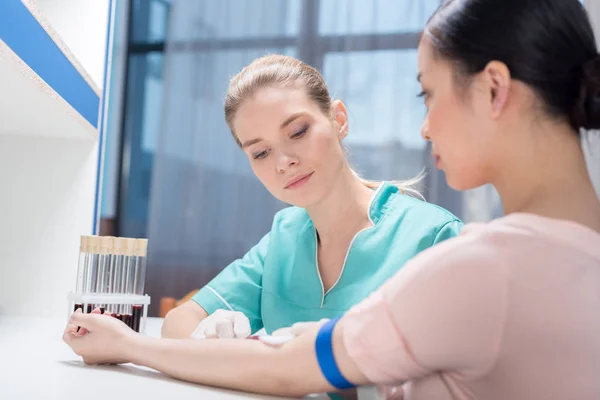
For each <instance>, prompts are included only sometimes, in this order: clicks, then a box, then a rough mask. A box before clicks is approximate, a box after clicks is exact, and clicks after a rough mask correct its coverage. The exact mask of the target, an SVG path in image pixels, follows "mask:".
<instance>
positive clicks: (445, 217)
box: [162, 55, 462, 338]
mask: <svg viewBox="0 0 600 400" xmlns="http://www.w3.org/2000/svg"><path fill="white" fill-rule="evenodd" d="M225 118H226V120H227V123H228V125H229V128H230V129H231V132H232V134H233V137H234V139H235V141H236V142H237V144H238V145H239V147H240V148H241V149H242V150H243V151H244V152H245V153H246V155H247V156H248V159H249V161H250V165H251V166H252V169H253V171H254V173H255V174H256V176H257V177H258V179H259V180H260V181H261V183H262V184H263V185H264V186H265V187H266V188H267V189H268V190H269V191H270V192H271V194H273V196H275V197H276V198H278V199H279V200H281V201H283V202H285V203H287V204H291V205H293V206H294V207H290V208H286V209H284V210H282V211H281V212H279V213H278V214H277V215H276V216H275V218H274V220H273V224H272V228H271V231H270V232H269V233H268V234H266V235H265V236H264V237H263V238H262V240H261V241H260V242H259V243H258V244H257V245H256V246H254V247H253V248H252V249H251V250H250V251H249V252H248V253H247V254H246V255H245V256H244V257H243V258H242V259H240V260H237V261H234V262H233V263H232V264H231V265H229V266H227V267H226V268H225V269H224V270H223V271H222V272H221V273H220V274H219V275H218V276H217V277H216V278H214V279H213V280H212V281H211V282H210V283H209V284H208V285H206V286H205V287H204V288H202V289H201V290H200V291H199V292H198V293H197V294H196V295H195V296H194V298H193V299H192V300H190V301H189V302H187V303H185V304H183V305H182V306H180V307H178V308H176V309H174V310H172V311H171V312H169V314H168V315H167V317H166V319H165V323H164V325H163V330H162V335H163V336H164V337H167V338H189V337H190V336H191V335H192V334H193V337H197V338H216V337H227V338H231V337H237V338H244V337H247V336H248V335H250V334H251V333H254V332H256V331H259V330H260V329H262V328H264V329H265V330H266V331H267V332H268V333H271V332H273V331H274V330H276V329H278V328H281V327H286V326H290V325H292V324H293V323H295V322H298V321H316V320H320V319H323V318H333V317H336V316H339V315H341V314H343V313H344V312H345V311H347V310H348V309H350V308H351V307H352V306H353V305H355V304H357V303H358V302H360V301H361V300H363V299H364V298H365V297H367V295H369V294H370V293H371V292H373V291H374V290H376V289H377V288H378V287H379V286H380V285H381V284H382V283H383V282H385V281H386V280H387V279H389V278H390V277H391V276H393V275H394V274H395V273H396V272H397V271H398V270H399V269H400V268H402V266H403V265H404V263H405V262H407V261H408V260H410V259H411V258H413V257H414V256H415V255H416V254H418V253H419V252H421V251H422V250H424V249H427V248H429V247H431V246H433V245H435V244H436V243H439V242H441V241H444V240H446V239H448V238H451V237H454V236H457V235H458V233H459V231H460V230H461V228H462V223H461V221H459V220H458V219H457V218H456V217H455V216H454V215H452V214H451V213H450V212H448V211H446V210H444V209H442V208H440V207H437V206H435V205H432V204H428V203H426V202H424V201H421V200H419V199H417V198H415V195H416V196H418V193H417V192H415V190H414V189H412V188H411V183H410V182H406V183H391V182H371V181H365V180H363V179H361V178H359V177H358V176H357V174H356V173H355V172H354V171H353V170H352V169H351V167H350V165H349V164H348V161H347V159H346V155H345V152H344V148H343V146H342V143H341V142H342V140H343V139H344V138H345V137H346V136H347V135H348V130H349V124H348V114H347V112H346V108H345V106H344V104H343V103H342V102H341V101H339V100H336V101H332V99H331V98H330V95H329V92H328V89H327V86H326V84H325V82H324V80H323V77H322V76H321V74H320V73H319V72H318V71H317V70H316V69H314V68H312V67H310V66H309V65H307V64H305V63H303V62H302V61H300V60H297V59H295V58H292V57H287V56H282V55H268V56H265V57H263V58H259V59H257V60H255V61H254V62H252V63H251V64H250V65H248V66H247V67H245V68H244V69H243V70H242V71H241V72H240V73H239V74H238V75H237V76H235V77H234V78H233V79H232V80H231V83H230V87H229V90H228V93H227V97H226V100H225ZM412 183H413V184H414V183H415V182H414V181H413V182H412ZM410 195H412V196H410Z"/></svg>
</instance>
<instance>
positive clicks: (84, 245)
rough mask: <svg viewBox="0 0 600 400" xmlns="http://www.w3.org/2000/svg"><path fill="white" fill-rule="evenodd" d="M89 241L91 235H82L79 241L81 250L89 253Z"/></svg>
mask: <svg viewBox="0 0 600 400" xmlns="http://www.w3.org/2000/svg"><path fill="white" fill-rule="evenodd" d="M88 242H89V236H83V235H82V236H81V240H80V241H79V252H81V253H87V252H88Z"/></svg>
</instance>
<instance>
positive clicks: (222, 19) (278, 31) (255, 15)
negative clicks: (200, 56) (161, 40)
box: [169, 0, 301, 42]
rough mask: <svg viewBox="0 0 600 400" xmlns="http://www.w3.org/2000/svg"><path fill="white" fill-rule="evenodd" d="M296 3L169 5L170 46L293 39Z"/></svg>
mask: <svg viewBox="0 0 600 400" xmlns="http://www.w3.org/2000/svg"><path fill="white" fill-rule="evenodd" d="M300 10H301V1H300V0H219V1H215V0H193V1H180V2H175V3H173V5H172V10H171V12H172V14H173V16H172V18H171V21H176V22H173V26H172V27H171V30H170V31H169V39H170V40H172V41H174V42H178V41H179V42H180V41H189V40H202V39H248V38H258V37H293V36H295V35H297V34H298V28H299V22H300Z"/></svg>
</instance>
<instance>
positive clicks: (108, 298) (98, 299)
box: [68, 292, 150, 334]
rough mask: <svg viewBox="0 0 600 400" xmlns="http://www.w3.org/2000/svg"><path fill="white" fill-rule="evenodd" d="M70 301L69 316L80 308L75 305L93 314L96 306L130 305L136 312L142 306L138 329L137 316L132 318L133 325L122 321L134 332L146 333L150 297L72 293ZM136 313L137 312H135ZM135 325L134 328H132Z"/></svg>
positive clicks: (69, 297)
mask: <svg viewBox="0 0 600 400" xmlns="http://www.w3.org/2000/svg"><path fill="white" fill-rule="evenodd" d="M68 300H69V315H71V314H72V313H73V310H75V309H76V308H79V307H75V305H81V306H82V308H83V310H86V312H91V310H92V309H93V305H95V304H106V305H108V304H112V305H120V306H122V305H129V306H131V307H133V310H135V309H136V308H135V306H139V305H141V306H142V312H141V315H140V316H139V327H138V328H137V329H136V322H135V320H136V315H135V314H134V315H133V316H132V321H131V323H128V322H129V321H127V320H124V321H123V319H121V318H118V319H120V320H121V321H123V322H124V323H125V324H127V325H128V326H129V327H131V328H132V329H133V330H135V331H137V332H140V333H142V334H143V333H145V332H146V320H147V318H148V306H149V305H150V296H148V295H143V296H139V295H135V294H121V295H118V294H99V293H90V294H82V293H74V292H70V293H69V295H68ZM134 313H135V311H134ZM132 325H133V326H132Z"/></svg>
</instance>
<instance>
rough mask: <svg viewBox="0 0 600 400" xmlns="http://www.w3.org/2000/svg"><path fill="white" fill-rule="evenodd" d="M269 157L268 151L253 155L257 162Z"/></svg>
mask: <svg viewBox="0 0 600 400" xmlns="http://www.w3.org/2000/svg"><path fill="white" fill-rule="evenodd" d="M268 155H269V152H268V151H267V150H263V151H260V152H258V153H254V154H252V158H254V159H255V160H260V159H263V158H265V157H266V156H268Z"/></svg>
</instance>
